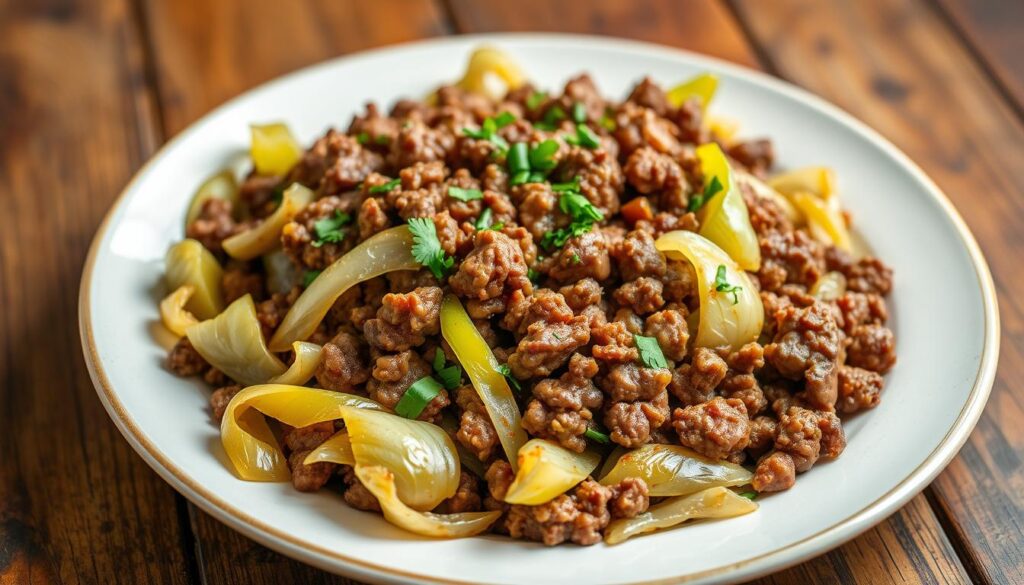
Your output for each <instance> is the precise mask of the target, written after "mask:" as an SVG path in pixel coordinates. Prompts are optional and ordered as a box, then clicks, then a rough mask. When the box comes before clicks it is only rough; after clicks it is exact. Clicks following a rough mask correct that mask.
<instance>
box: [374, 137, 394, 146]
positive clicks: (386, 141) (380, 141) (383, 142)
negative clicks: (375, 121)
mask: <svg viewBox="0 0 1024 585" xmlns="http://www.w3.org/2000/svg"><path fill="white" fill-rule="evenodd" d="M373 141H374V142H376V143H377V144H379V145H381V146H384V145H387V144H391V139H390V138H388V137H387V136H385V135H383V134H381V135H379V136H377V137H376V138H374V139H373Z"/></svg>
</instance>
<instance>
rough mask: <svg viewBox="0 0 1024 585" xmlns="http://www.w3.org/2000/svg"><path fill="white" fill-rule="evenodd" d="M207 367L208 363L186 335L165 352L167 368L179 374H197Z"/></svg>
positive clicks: (185, 375) (208, 366) (183, 375)
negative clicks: (168, 351)
mask: <svg viewBox="0 0 1024 585" xmlns="http://www.w3.org/2000/svg"><path fill="white" fill-rule="evenodd" d="M209 368H210V364H208V363H207V362H206V360H205V359H203V356H201V355H199V352H198V351H196V348H195V347H193V346H192V342H191V341H189V339H188V337H182V338H181V339H179V340H178V343H176V344H175V345H174V347H173V348H171V351H170V353H169V354H167V369H168V370H170V371H172V372H174V373H175V374H177V375H179V376H182V377H187V376H198V375H199V374H202V373H203V372H205V371H206V370H208V369H209Z"/></svg>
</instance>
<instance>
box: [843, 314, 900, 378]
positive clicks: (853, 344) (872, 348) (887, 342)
mask: <svg viewBox="0 0 1024 585" xmlns="http://www.w3.org/2000/svg"><path fill="white" fill-rule="evenodd" d="M846 363H847V364H849V365H851V366H856V367H859V368H864V369H865V370H871V371H872V372H878V373H879V374H884V373H886V372H888V371H889V370H890V369H892V367H893V366H894V365H895V364H896V338H895V336H893V333H892V330H891V329H889V328H888V327H883V326H881V325H858V326H856V327H854V328H853V331H851V332H850V344H849V346H847V348H846Z"/></svg>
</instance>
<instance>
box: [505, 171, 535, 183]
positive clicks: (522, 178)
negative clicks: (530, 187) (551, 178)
mask: <svg viewBox="0 0 1024 585" xmlns="http://www.w3.org/2000/svg"><path fill="white" fill-rule="evenodd" d="M529 178H530V171H519V172H517V173H516V174H514V175H512V178H511V179H510V180H509V184H510V185H522V184H523V183H525V182H527V180H528V179H529Z"/></svg>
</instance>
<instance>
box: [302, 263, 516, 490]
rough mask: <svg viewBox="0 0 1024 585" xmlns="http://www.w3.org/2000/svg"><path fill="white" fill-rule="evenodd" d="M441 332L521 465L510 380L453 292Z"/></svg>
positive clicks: (507, 453)
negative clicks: (501, 370) (503, 373)
mask: <svg viewBox="0 0 1024 585" xmlns="http://www.w3.org/2000/svg"><path fill="white" fill-rule="evenodd" d="M321 277H322V275H321ZM314 284H316V283H315V282H314ZM441 335H443V336H444V339H445V341H447V342H448V345H450V346H451V348H452V351H454V352H455V357H457V358H458V360H459V363H460V364H462V367H463V369H465V370H466V374H467V375H468V376H469V379H470V381H471V382H473V387H474V388H475V389H476V393H477V394H478V395H479V396H480V400H481V401H483V403H484V407H485V408H486V409H487V415H488V416H489V417H490V419H491V423H492V424H493V425H494V429H495V430H496V431H497V432H498V439H499V440H500V441H501V447H502V449H503V450H504V451H505V456H506V457H508V460H509V463H510V464H511V465H512V469H513V470H515V469H517V468H518V463H517V460H518V455H519V449H520V448H522V446H523V444H524V443H526V438H527V437H526V431H524V430H523V424H522V419H521V417H520V415H519V405H518V404H516V398H515V396H513V395H512V389H511V388H509V386H508V380H506V379H505V376H503V375H501V373H500V372H498V368H499V366H500V364H499V363H498V360H497V359H496V358H495V357H494V354H493V353H491V348H489V347H487V342H485V341H484V338H483V337H481V336H480V332H479V331H477V329H476V327H475V326H474V325H473V321H472V320H471V319H470V318H469V315H468V314H467V313H466V309H464V308H463V307H462V303H461V302H460V301H459V299H458V298H457V297H455V296H454V295H452V294H448V295H445V297H444V301H443V302H442V303H441Z"/></svg>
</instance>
